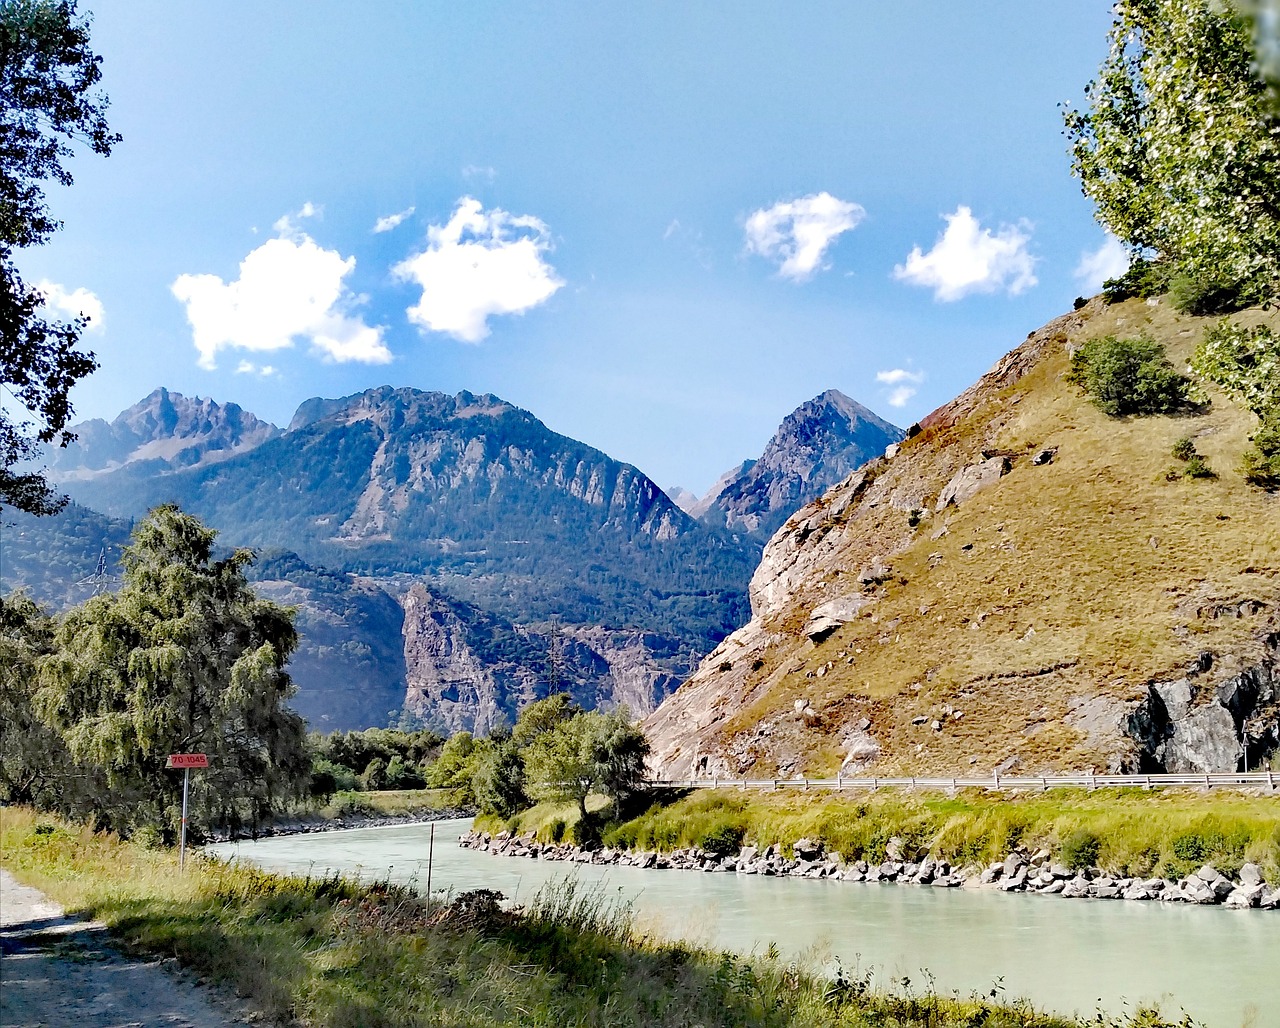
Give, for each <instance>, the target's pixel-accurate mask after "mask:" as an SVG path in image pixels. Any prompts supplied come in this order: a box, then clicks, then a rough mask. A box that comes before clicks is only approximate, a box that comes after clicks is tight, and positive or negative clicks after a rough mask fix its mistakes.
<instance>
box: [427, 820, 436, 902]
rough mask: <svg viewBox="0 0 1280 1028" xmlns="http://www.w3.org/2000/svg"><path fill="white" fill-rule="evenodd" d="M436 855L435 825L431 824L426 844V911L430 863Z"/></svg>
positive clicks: (429, 888)
mask: <svg viewBox="0 0 1280 1028" xmlns="http://www.w3.org/2000/svg"><path fill="white" fill-rule="evenodd" d="M435 855H436V823H435V822H434V821H432V822H431V838H430V840H429V841H428V842H427V910H428V912H430V910H431V863H432V860H433V859H434V858H435Z"/></svg>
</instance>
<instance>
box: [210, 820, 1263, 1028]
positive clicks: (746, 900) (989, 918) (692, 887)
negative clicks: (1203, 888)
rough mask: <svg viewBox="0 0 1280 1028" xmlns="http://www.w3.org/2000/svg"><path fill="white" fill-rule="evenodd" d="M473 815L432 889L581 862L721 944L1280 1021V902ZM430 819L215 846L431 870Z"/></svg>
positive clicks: (558, 873) (379, 868)
mask: <svg viewBox="0 0 1280 1028" xmlns="http://www.w3.org/2000/svg"><path fill="white" fill-rule="evenodd" d="M469 826H470V822H468V821H465V820H457V821H442V822H437V823H436V825H435V848H434V859H433V861H432V881H431V886H432V890H433V891H435V892H438V891H439V890H441V889H447V890H450V891H452V892H453V893H458V892H462V891H465V890H467V889H476V888H487V889H498V890H500V891H502V892H503V893H505V894H506V895H507V896H508V897H511V898H514V899H516V900H517V901H519V900H520V899H522V898H528V897H529V896H530V895H532V894H533V892H535V891H536V890H537V889H538V887H539V886H540V885H541V884H542V883H543V882H545V881H547V880H548V879H552V878H564V877H565V876H567V875H570V874H572V875H576V876H577V877H578V879H579V880H580V881H581V882H583V883H584V884H593V883H597V882H599V883H602V887H603V888H605V889H606V890H607V891H608V893H609V894H610V895H611V896H616V897H617V898H618V899H620V900H625V901H630V902H632V903H633V905H634V908H635V911H636V914H637V920H638V922H639V924H640V926H641V927H642V928H645V929H649V930H652V931H654V932H656V933H660V934H663V935H666V936H668V937H675V938H681V939H688V940H690V941H693V942H698V943H703V944H706V945H709V946H711V947H713V948H715V949H730V950H735V951H738V952H741V953H749V952H752V951H755V952H757V953H762V952H764V950H765V949H766V948H767V947H768V945H769V944H770V943H771V942H772V943H776V944H777V945H778V947H779V948H780V950H781V951H782V953H783V955H784V956H786V957H788V958H807V959H809V960H812V961H819V962H830V961H831V960H832V959H833V958H839V959H840V961H841V962H842V963H843V965H844V967H845V968H846V970H852V969H854V968H858V969H861V970H863V971H865V970H868V969H870V970H872V971H874V974H875V978H874V981H875V982H876V983H878V985H879V986H880V987H883V988H892V989H894V990H895V991H901V989H902V988H903V986H902V984H901V981H902V979H903V978H904V977H906V978H909V979H910V982H911V985H910V988H912V989H913V990H915V991H917V992H919V991H922V990H924V989H926V988H928V987H930V981H929V976H932V979H933V981H932V987H933V988H934V989H935V990H936V991H938V992H941V993H951V992H953V991H955V992H959V993H960V994H961V995H968V994H971V993H974V992H977V993H980V994H984V995H985V994H987V993H989V992H990V991H991V990H992V989H993V988H999V989H1000V990H1001V993H1002V995H1003V996H1004V998H1006V999H1011V998H1014V997H1018V996H1025V997H1027V998H1028V999H1030V1000H1031V1001H1032V1002H1034V1003H1035V1004H1036V1005H1037V1006H1039V1007H1042V1008H1045V1009H1049V1010H1053V1011H1056V1012H1059V1013H1070V1012H1076V1013H1080V1014H1092V1013H1094V1012H1095V1011H1097V1010H1098V1009H1099V1008H1101V1009H1102V1010H1104V1011H1106V1012H1108V1013H1120V1012H1122V1011H1124V1010H1126V1009H1128V1010H1132V1009H1134V1008H1135V1006H1136V1005H1137V1004H1139V1003H1142V1002H1149V1001H1159V1003H1160V1005H1161V1008H1162V1009H1163V1010H1164V1012H1165V1014H1166V1015H1167V1016H1172V1015H1174V1014H1177V1013H1179V1012H1180V1011H1185V1012H1186V1013H1188V1014H1190V1015H1192V1016H1193V1017H1194V1018H1196V1019H1197V1020H1199V1021H1201V1022H1203V1023H1204V1024H1206V1025H1208V1026H1210V1028H1245V1026H1248V1028H1266V1026H1269V1025H1280V915H1277V914H1276V913H1273V912H1270V911H1256V910H1254V911H1233V910H1223V909H1218V908H1205V907H1195V906H1189V905H1185V904H1165V903H1154V902H1149V903H1136V902H1123V901H1116V900H1063V899H1059V898H1057V897H1052V896H1027V895H1017V894H1005V893H999V892H988V891H985V890H984V891H974V890H969V889H931V888H920V887H916V886H901V885H879V884H877V885H870V884H864V883H852V882H837V881H810V880H804V879H799V880H797V879H778V878H767V877H761V876H758V875H750V876H747V875H735V874H706V873H703V874H699V873H695V872H690V871H642V870H640V869H638V868H628V867H604V866H593V865H572V866H571V865H566V864H563V863H553V862H547V863H543V862H542V861H538V860H531V859H527V858H520V857H496V856H492V855H490V854H487V853H477V852H475V851H473V850H466V849H462V848H461V847H459V846H458V844H457V841H458V837H459V836H460V835H461V834H462V832H464V831H465V830H466V829H467V828H468V827H469ZM429 833H430V827H429V826H427V825H397V826H391V827H385V828H363V829H352V830H347V831H336V832H323V833H318V834H311V835H292V836H282V837H278V838H269V839H262V840H259V841H258V842H238V843H224V844H220V845H216V846H210V847H209V852H211V853H215V854H218V855H220V856H223V857H238V858H240V859H243V860H247V861H251V862H252V863H254V864H256V865H258V866H261V867H265V868H268V869H271V870H278V871H286V872H293V873H302V874H305V873H308V872H309V873H311V874H323V873H325V872H327V871H339V872H344V873H353V874H359V875H360V876H362V877H364V878H367V879H378V880H381V879H384V878H390V879H391V880H392V881H396V882H406V883H407V882H414V883H416V884H417V885H418V886H419V888H423V887H425V885H426V876H427V852H428V839H429Z"/></svg>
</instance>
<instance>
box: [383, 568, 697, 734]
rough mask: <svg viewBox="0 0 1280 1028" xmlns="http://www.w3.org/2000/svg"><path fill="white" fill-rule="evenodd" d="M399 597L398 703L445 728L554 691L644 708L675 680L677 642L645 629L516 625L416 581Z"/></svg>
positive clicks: (488, 721) (489, 718) (479, 721)
mask: <svg viewBox="0 0 1280 1028" xmlns="http://www.w3.org/2000/svg"><path fill="white" fill-rule="evenodd" d="M402 602H403V605H404V660H405V668H406V682H407V691H406V695H405V709H406V710H407V711H408V712H410V713H411V714H413V715H415V716H417V717H419V718H421V719H422V721H423V722H424V723H425V724H427V725H429V726H430V727H433V728H437V729H439V730H441V731H444V732H449V733H452V732H457V731H468V732H472V733H473V734H480V735H484V734H487V733H488V732H490V731H492V730H493V729H494V728H496V727H498V726H499V725H511V724H514V723H515V719H516V715H517V714H518V712H519V710H520V708H521V707H522V706H524V705H525V704H526V703H530V702H532V701H533V700H536V699H542V698H544V697H546V696H548V695H550V694H551V693H553V692H562V691H563V692H568V693H569V694H570V695H571V696H572V697H573V699H574V701H575V702H577V703H578V704H579V705H581V706H583V707H585V708H588V709H602V710H608V709H612V708H614V707H619V706H626V707H627V708H628V709H630V710H632V711H633V712H635V713H636V714H639V715H644V714H647V713H649V712H650V711H652V710H653V709H654V707H655V706H657V704H658V702H659V701H660V700H662V699H663V698H665V697H666V696H667V695H669V693H670V692H671V691H672V690H673V689H674V688H675V686H676V683H677V677H676V674H675V671H676V669H675V668H674V667H673V666H672V665H673V664H674V663H675V662H677V661H678V660H679V659H680V652H679V646H678V644H676V643H673V642H672V641H671V640H667V639H663V638H661V637H658V636H654V635H652V634H647V633H641V632H635V631H631V632H627V631H615V630H610V629H607V628H602V627H600V626H566V627H563V628H562V627H560V626H558V625H542V626H538V627H530V626H524V625H515V624H511V623H509V622H505V621H502V620H501V619H498V618H494V617H493V616H492V615H488V614H486V613H485V612H483V611H479V610H476V609H474V608H469V607H468V606H467V605H465V604H460V603H457V602H455V601H450V600H448V599H446V598H444V597H442V596H439V595H435V594H433V593H432V592H431V591H429V590H428V589H426V588H425V587H423V586H422V585H420V584H418V585H414V586H412V587H411V588H410V589H409V591H408V592H407V593H406V594H405V595H404V597H403V600H402Z"/></svg>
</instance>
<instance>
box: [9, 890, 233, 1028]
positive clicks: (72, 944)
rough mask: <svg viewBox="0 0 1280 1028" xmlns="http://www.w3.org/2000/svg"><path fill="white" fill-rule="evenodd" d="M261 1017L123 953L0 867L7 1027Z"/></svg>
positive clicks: (127, 1025) (177, 1026) (180, 1027)
mask: <svg viewBox="0 0 1280 1028" xmlns="http://www.w3.org/2000/svg"><path fill="white" fill-rule="evenodd" d="M253 1020H256V1018H255V1016H254V1015H253V1014H252V1013H250V1012H249V1011H248V1009H247V1008H244V1007H241V1006H238V1005H237V1004H235V1003H233V1002H232V1001H229V1000H227V999H224V998H222V997H220V996H217V995H215V994H214V993H213V992H212V991H211V990H209V989H206V988H201V987H200V986H198V985H196V984H194V983H193V982H190V981H184V980H183V979H181V978H179V977H177V976H175V975H172V974H170V973H169V972H168V971H167V970H166V969H165V968H164V967H162V966H161V965H160V963H159V962H157V961H144V960H137V959H133V958H130V957H126V956H123V955H122V954H120V953H119V952H118V951H117V950H115V949H114V948H112V946H111V945H110V942H109V940H108V937H107V931H106V928H105V927H104V926H103V925H101V924H97V923H95V922H92V921H79V920H76V919H74V918H69V917H67V916H66V915H65V914H64V913H63V911H62V908H61V907H59V906H58V905H57V904H56V903H54V902H52V901H51V900H50V899H49V898H48V897H47V896H45V895H44V894H43V893H41V892H38V891H37V890H35V889H31V888H28V887H27V886H25V885H22V884H20V883H19V882H18V881H17V880H16V879H14V877H13V876H12V875H10V874H9V872H8V871H4V870H0V1026H4V1028H10V1026H12V1028H18V1026H21V1028H28V1026H30V1028H37V1026H39V1028H64V1026H65V1028H143V1026H145V1028H152V1026H165V1028H224V1026H226V1025H233V1024H244V1023H248V1022H250V1021H253Z"/></svg>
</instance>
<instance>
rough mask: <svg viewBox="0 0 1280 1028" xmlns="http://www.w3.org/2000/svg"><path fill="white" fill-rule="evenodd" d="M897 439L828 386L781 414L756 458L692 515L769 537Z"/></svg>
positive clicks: (897, 432) (726, 478) (724, 479)
mask: <svg viewBox="0 0 1280 1028" xmlns="http://www.w3.org/2000/svg"><path fill="white" fill-rule="evenodd" d="M902 438H903V432H902V430H901V429H899V428H897V427H896V426H895V425H892V424H890V423H889V422H887V421H885V420H884V419H883V418H881V417H880V416H879V415H877V414H876V413H875V412H873V411H871V410H869V409H868V408H866V407H864V406H863V405H862V404H860V403H858V402H857V401H856V400H853V399H851V398H849V397H848V396H846V395H845V394H844V393H842V392H840V391H839V390H838V389H828V390H826V391H825V392H822V393H819V394H818V395H817V396H815V397H814V398H813V399H812V400H809V401H807V402H805V403H803V404H801V405H800V406H799V407H797V408H796V409H795V410H794V411H792V412H791V413H790V414H788V415H787V416H786V417H785V418H784V419H783V421H782V424H781V425H779V426H778V431H777V432H775V433H774V436H773V438H772V439H770V440H769V443H768V445H766V446H765V448H764V452H763V453H762V454H761V455H760V459H759V460H756V461H745V462H743V464H741V465H739V467H738V468H735V469H730V470H729V471H728V472H726V473H725V474H724V475H723V476H721V478H720V480H719V481H718V482H717V483H716V484H715V485H714V486H713V487H712V488H711V491H710V492H708V493H707V495H706V496H704V497H703V498H702V500H701V501H699V503H698V504H697V505H696V506H695V507H694V508H693V510H694V511H696V513H695V516H696V517H702V518H704V519H708V520H711V521H714V522H715V523H717V524H724V525H726V526H727V527H729V528H731V529H735V530H740V531H746V532H749V533H752V534H754V535H757V536H758V537H761V538H767V537H768V536H770V535H772V534H773V532H774V531H775V530H776V529H777V528H779V527H780V526H781V525H782V523H783V522H784V521H786V519H787V518H788V516H790V515H791V513H792V512H794V511H795V510H797V509H798V508H799V507H801V506H803V505H804V504H805V503H808V502H809V501H811V500H813V499H816V498H817V497H818V496H821V495H822V493H824V492H825V491H826V490H827V489H829V488H831V486H833V485H835V484H836V483H837V482H840V481H841V480H843V479H844V478H847V477H848V476H849V474H850V473H852V472H853V471H854V470H855V469H856V468H858V467H860V466H861V465H863V464H865V463H866V462H867V461H868V460H870V459H871V458H873V457H877V456H879V455H880V454H882V453H883V452H884V450H885V448H886V447H887V446H889V445H890V444H891V443H895V442H898V441H899V440H901V439H902Z"/></svg>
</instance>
